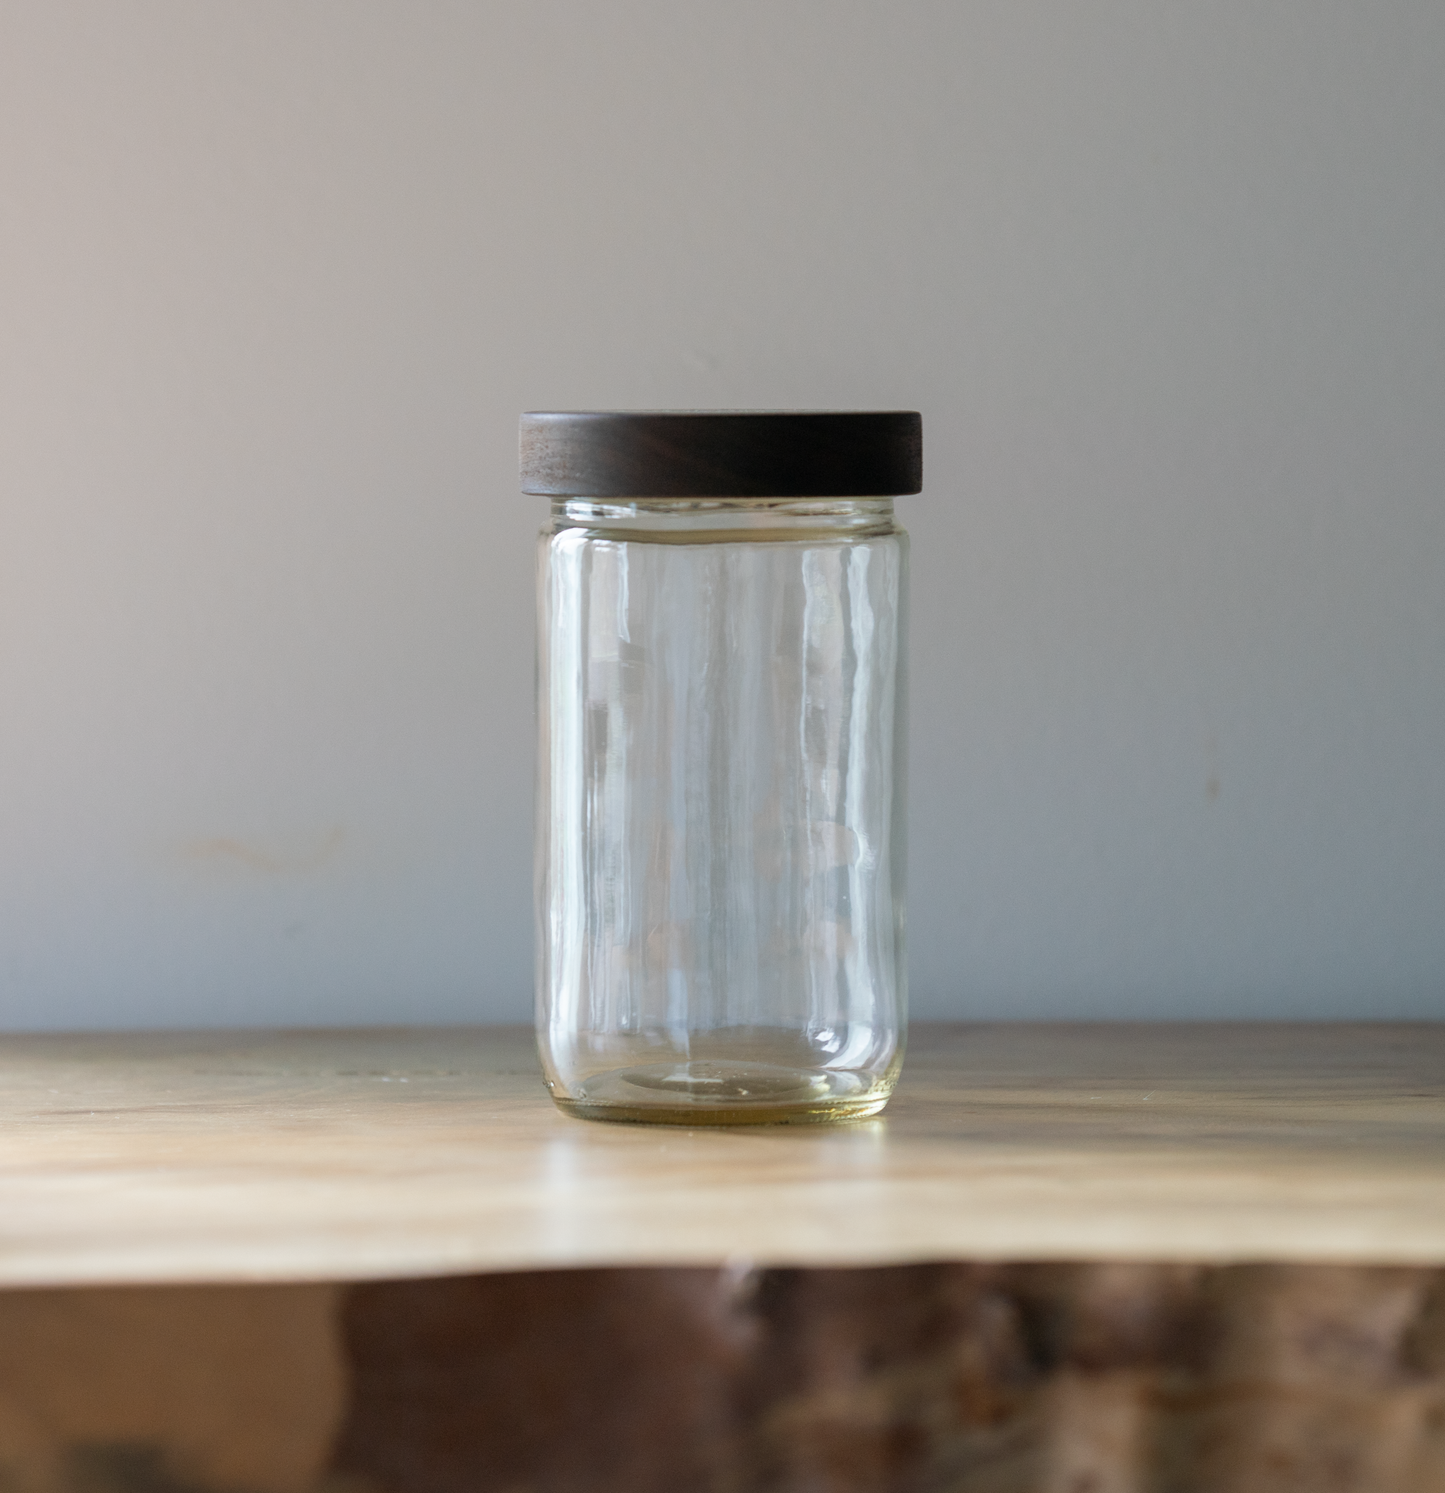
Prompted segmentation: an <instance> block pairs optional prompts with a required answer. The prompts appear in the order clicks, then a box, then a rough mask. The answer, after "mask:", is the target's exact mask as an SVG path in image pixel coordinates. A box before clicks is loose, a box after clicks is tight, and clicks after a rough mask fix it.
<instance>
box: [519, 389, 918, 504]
mask: <svg viewBox="0 0 1445 1493" xmlns="http://www.w3.org/2000/svg"><path fill="white" fill-rule="evenodd" d="M521 464H522V491H523V492H529V493H543V494H550V495H552V496H554V497H594V498H730V497H736V498H846V497H889V496H894V495H896V494H899V493H914V492H917V491H918V490H919V489H920V487H921V486H922V484H923V421H922V418H921V417H920V416H919V415H918V414H917V413H915V412H914V411H912V410H836V411H835V410H828V411H795V410H666V411H663V410H568V411H551V412H543V411H536V412H533V413H531V414H526V415H523V416H522V429H521Z"/></svg>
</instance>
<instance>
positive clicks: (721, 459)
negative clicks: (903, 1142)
mask: <svg viewBox="0 0 1445 1493" xmlns="http://www.w3.org/2000/svg"><path fill="white" fill-rule="evenodd" d="M521 449H522V478H523V487H524V488H525V490H526V491H528V492H534V493H542V494H546V495H549V496H551V498H552V515H551V523H550V525H549V526H548V528H546V529H545V530H544V531H543V534H542V537H541V543H540V550H539V571H538V602H539V669H538V704H539V712H538V713H539V725H540V757H539V764H538V792H537V841H536V877H537V882H536V893H537V965H536V968H537V1033H538V1044H539V1047H540V1051H541V1058H542V1066H543V1070H544V1073H545V1077H546V1081H547V1087H548V1089H549V1090H550V1092H551V1094H552V1097H553V1099H554V1100H555V1101H556V1102H557V1104H558V1105H559V1106H560V1107H561V1108H562V1109H564V1110H566V1111H568V1112H569V1113H572V1114H576V1115H581V1116H585V1117H587V1118H592V1119H616V1120H633V1121H654V1122H663V1123H672V1124H685V1125H704V1124H757V1123H761V1122H775V1121H818V1120H834V1119H843V1118H851V1117H859V1116H864V1115H871V1114H876V1113H877V1112H878V1111H879V1110H880V1109H882V1107H883V1106H884V1104H885V1103H886V1102H887V1100H888V1096H889V1094H890V1093H891V1092H892V1090H893V1086H894V1084H895V1083H896V1081H897V1077H898V1072H899V1067H900V1065H901V1063H902V1057H903V1035H904V1021H905V1002H906V974H905V966H904V831H905V804H904V786H905V777H904V775H905V755H906V753H905V729H906V688H905V684H906V604H907V564H908V540H907V536H906V534H904V532H903V531H902V530H901V529H899V528H898V527H897V525H896V524H895V523H894V518H893V496H894V495H895V494H899V493H909V492H917V491H918V490H919V485H920V480H919V479H920V466H921V462H920V422H919V417H918V416H917V415H916V414H913V413H911V412H899V411H888V412H869V413H721V412H720V413H703V412H696V413H682V412H678V413H635V412H600V411H598V412H582V413H559V414H530V415H525V416H523V418H522V441H521Z"/></svg>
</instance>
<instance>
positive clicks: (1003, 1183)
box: [0, 1023, 1445, 1493]
mask: <svg viewBox="0 0 1445 1493" xmlns="http://www.w3.org/2000/svg"><path fill="white" fill-rule="evenodd" d="M0 1287H3V1288H6V1289H4V1290H3V1291H0V1487H4V1488H5V1489H6V1493H10V1490H11V1489H12V1488H13V1489H15V1490H17V1493H50V1490H56V1493H110V1490H112V1489H114V1490H115V1493H149V1490H155V1493H194V1490H209V1489H213V1488H214V1489H218V1490H220V1489H225V1490H230V1493H268V1490H271V1489H276V1490H282V1489H286V1490H294V1493H306V1490H309V1489H313V1488H322V1487H330V1486H333V1485H334V1486H336V1487H338V1488H339V1487H343V1486H344V1487H345V1488H347V1489H353V1488H355V1489H378V1490H396V1493H411V1490H417V1493H421V1490H428V1493H430V1490H436V1493H490V1490H493V1489H495V1490H497V1493H521V1490H530V1493H543V1490H547V1493H551V1490H554V1489H555V1490H558V1493H562V1490H571V1489H583V1490H594V1489H595V1490H598V1493H610V1490H612V1489H614V1488H616V1489H619V1490H620V1489H629V1490H633V1493H650V1490H652V1489H658V1490H664V1489H666V1490H669V1493H671V1490H688V1489H694V1488H695V1489H700V1490H705V1493H711V1490H714V1489H715V1490H717V1493H749V1490H753V1489H759V1490H763V1489H768V1490H778V1493H783V1490H791V1489H798V1490H800V1493H803V1490H807V1493H814V1490H817V1493H825V1490H829V1489H839V1490H844V1489H846V1490H853V1489H864V1488H867V1489H878V1490H883V1489H890V1490H891V1489H898V1490H905V1489H906V1490H913V1489H917V1490H929V1489H940V1490H944V1489H947V1490H960V1493H966V1490H973V1489H977V1490H982V1493H1006V1490H1020V1493H1023V1490H1032V1489H1039V1490H1043V1493H1054V1490H1060V1493H1085V1490H1096V1493H1112V1490H1116V1489H1117V1490H1120V1493H1124V1490H1129V1493H1143V1490H1148V1489H1156V1488H1157V1489H1159V1490H1161V1493H1163V1490H1169V1493H1175V1490H1178V1493H1183V1490H1191V1489H1201V1490H1202V1489H1206V1488H1208V1489H1215V1488H1219V1489H1225V1488H1228V1489H1231V1490H1249V1489H1253V1488H1256V1487H1258V1488H1260V1489H1266V1488H1268V1489H1269V1490H1271V1493H1282V1490H1287V1489H1294V1488H1296V1487H1298V1488H1300V1489H1306V1488H1308V1489H1312V1490H1315V1489H1318V1490H1328V1489H1336V1488H1338V1489H1346V1488H1348V1489H1362V1490H1363V1489H1369V1490H1377V1489H1378V1490H1396V1489H1399V1490H1402V1493H1404V1490H1410V1493H1414V1490H1416V1489H1420V1490H1426V1489H1429V1490H1445V1024H1431V1023H1421V1024H1408V1025H1406V1024H1388V1025H1387V1024H1380V1025H1358V1024H1354V1025H1346V1024H1331V1025H1265V1024H1258V1025H1256V1024H1239V1025H1078V1026H1063V1025H949V1026H928V1025H915V1027H914V1028H913V1031H912V1035H911V1039H910V1048H909V1055H908V1061H907V1064H906V1067H905V1070H904V1078H903V1082H902V1084H901V1086H900V1088H899V1090H898V1093H897V1094H896V1096H895V1098H894V1100H893V1101H892V1103H891V1104H890V1105H889V1107H888V1109H887V1111H886V1112H885V1113H884V1114H883V1115H882V1116H881V1117H879V1118H877V1119H873V1120H866V1121H861V1122H855V1123H851V1124H845V1125H840V1126H834V1127H811V1126H799V1127H773V1128H757V1129H740V1130H717V1129H698V1130H684V1129H672V1128H667V1129H663V1128H651V1127H644V1126H633V1125H606V1124H597V1123H588V1122H584V1121H578V1120H573V1119H569V1118H567V1117H565V1116H563V1115H562V1114H560V1113H559V1112H558V1111H557V1110H555V1109H554V1108H553V1106H552V1104H551V1102H550V1100H549V1099H548V1098H547V1096H546V1093H545V1092H544V1090H543V1088H542V1084H541V1080H540V1075H539V1072H538V1069H537V1063H536V1058H535V1054H534V1051H533V1048H532V1044H531V1037H530V1034H529V1033H527V1032H525V1031H521V1030H513V1029H498V1028H470V1029H455V1030H374V1031H365V1032H287V1033H270V1032H247V1033H203V1034H183V1035H182V1034H165V1035H137V1034H130V1035H105V1036H44V1037H39V1036H36V1037H10V1038H6V1039H3V1041H0Z"/></svg>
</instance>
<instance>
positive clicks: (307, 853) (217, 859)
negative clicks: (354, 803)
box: [180, 824, 346, 876]
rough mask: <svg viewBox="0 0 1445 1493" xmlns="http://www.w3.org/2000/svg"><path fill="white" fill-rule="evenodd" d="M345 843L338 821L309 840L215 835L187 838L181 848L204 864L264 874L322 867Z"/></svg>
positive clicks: (344, 833) (192, 858) (297, 871)
mask: <svg viewBox="0 0 1445 1493" xmlns="http://www.w3.org/2000/svg"><path fill="white" fill-rule="evenodd" d="M345 843H346V827H345V826H344V825H341V824H337V825H333V826H332V828H331V829H329V830H327V831H326V832H325V833H324V834H322V835H320V836H318V837H317V838H315V839H313V840H311V841H310V842H309V843H304V842H302V843H295V842H293V844H291V845H290V846H285V847H281V846H277V845H275V844H274V843H273V844H271V845H266V844H264V843H257V842H256V841H253V840H243V839H240V838H238V837H236V836H234V835H213V836H209V837H206V838H203V839H197V840H188V841H186V842H185V844H183V845H182V846H181V847H180V851H181V856H182V858H183V859H185V860H187V861H191V862H194V863H198V864H202V865H213V866H224V865H230V866H242V867H245V868H246V869H247V870H249V871H258V872H260V873H261V874H262V875H264V876H284V875H288V874H296V873H302V872H307V871H320V870H322V869H323V868H324V867H326V866H327V865H329V864H330V863H331V862H332V861H334V860H336V858H337V856H338V855H339V854H340V853H341V848H342V846H343V845H344V844H345Z"/></svg>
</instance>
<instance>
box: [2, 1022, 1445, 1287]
mask: <svg viewBox="0 0 1445 1493" xmlns="http://www.w3.org/2000/svg"><path fill="white" fill-rule="evenodd" d="M0 1135H3V1142H0V1285H9V1286H21V1285H28V1286H37V1285H78V1284H92V1283H107V1282H108V1283H125V1282H187V1281H189V1282H217V1283H219V1282H234V1281H306V1280H311V1281H329V1280H337V1281H342V1280H363V1279H372V1278H384V1277H397V1276H411V1277H417V1276H426V1275H441V1274H454V1273H456V1274H459V1273H466V1272H482V1271H499V1270H528V1269H536V1268H543V1267H553V1266H588V1265H684V1264H689V1265H719V1264H724V1265H735V1266H737V1267H738V1268H745V1267H749V1266H773V1265H813V1266H823V1265H867V1264H904V1263H908V1262H916V1261H930V1260H937V1261H945V1260H963V1259H970V1260H1050V1259H1055V1260H1119V1261H1126V1260H1155V1261H1159V1260H1179V1261H1200V1262H1225V1263H1227V1262H1237V1261H1258V1260H1274V1261H1293V1262H1302V1263H1307V1262H1318V1261H1341V1262H1344V1261H1359V1262H1372V1263H1379V1264H1392V1263H1393V1264H1431V1265H1438V1264H1442V1263H1445V1024H1428V1023H1420V1024H1389V1025H1386V1024H1380V1025H1346V1024H1331V1025H1266V1024H1259V1025H1246V1024H1235V1025H1114V1024H1092V1025H1073V1026H1069V1025H947V1026H942V1025H933V1026H930V1025H915V1027H914V1028H913V1031H912V1035H911V1039H910V1049H909V1056H908V1061H907V1064H906V1067H905V1070H904V1077H903V1081H902V1084H901V1086H900V1088H899V1090H898V1093H897V1095H896V1096H895V1098H894V1100H893V1102H892V1103H891V1104H890V1106H889V1108H888V1109H887V1111H886V1112H885V1113H884V1114H883V1116H882V1117H880V1118H878V1119H874V1120H868V1121H861V1122H855V1123H852V1124H845V1125H839V1126H833V1127H826V1126H820V1127H802V1126H800V1127H772V1128H763V1127H759V1128H753V1129H745V1130H716V1129H703V1130H695V1131H694V1130H685V1129H671V1128H666V1129H664V1128H655V1127H647V1126H632V1125H609V1124H597V1123H589V1122H586V1121H579V1120H574V1119H569V1118H567V1117H565V1116H563V1115H562V1114H560V1113H559V1112H558V1111H557V1110H556V1109H554V1108H553V1106H552V1104H551V1102H550V1100H549V1099H548V1098H547V1096H546V1093H545V1092H544V1090H543V1088H542V1084H541V1079H540V1074H539V1071H538V1068H537V1063H536V1058H535V1055H534V1053H533V1049H532V1044H531V1036H530V1033H528V1032H526V1031H523V1030H520V1029H514V1028H481V1027H476V1028H465V1029H449V1030H447V1029H440V1030H437V1029H434V1030H370V1031H360V1032H358V1031H349V1032H286V1033H274V1032H242V1033H236V1032H231V1033H201V1034H157V1035H144V1034H127V1035H95V1036H24V1037H9V1038H6V1039H4V1040H3V1042H0Z"/></svg>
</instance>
